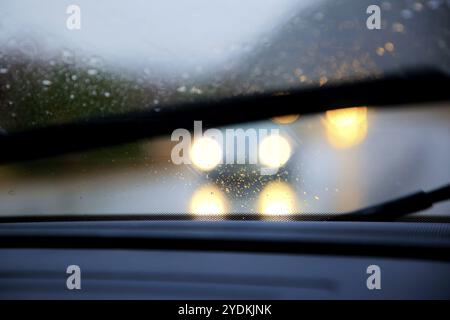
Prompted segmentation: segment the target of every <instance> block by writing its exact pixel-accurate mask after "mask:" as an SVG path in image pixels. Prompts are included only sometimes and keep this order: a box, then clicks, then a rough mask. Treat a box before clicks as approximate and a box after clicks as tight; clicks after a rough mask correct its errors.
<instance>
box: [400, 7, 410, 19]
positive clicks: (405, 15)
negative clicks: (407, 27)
mask: <svg viewBox="0 0 450 320" xmlns="http://www.w3.org/2000/svg"><path fill="white" fill-rule="evenodd" d="M400 14H401V15H402V17H403V18H404V19H411V18H412V17H413V12H412V11H411V10H409V9H403V10H402V11H401V13H400Z"/></svg>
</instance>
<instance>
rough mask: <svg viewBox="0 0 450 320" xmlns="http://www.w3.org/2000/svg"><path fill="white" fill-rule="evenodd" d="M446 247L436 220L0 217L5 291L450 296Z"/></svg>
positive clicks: (116, 295) (34, 294)
mask: <svg viewBox="0 0 450 320" xmlns="http://www.w3.org/2000/svg"><path fill="white" fill-rule="evenodd" d="M449 248H450V228H449V226H448V225H447V224H439V223H356V222H355V223H352V222H258V221H254V222H233V221H227V222H200V221H179V222H175V221H102V222H93V221H92V222H34V223H3V224H0V298H1V299H14V298H18V299H450V281H448V279H449V276H450V259H449V253H448V252H449ZM70 265H77V266H79V267H80V270H81V289H80V290H69V289H68V288H67V286H66V280H67V277H68V276H69V275H68V274H67V273H66V269H67V267H68V266H70ZM371 265H377V266H379V267H380V270H381V289H380V290H369V289H368V287H367V285H366V281H367V278H368V277H369V274H368V273H367V268H368V267H369V266H371Z"/></svg>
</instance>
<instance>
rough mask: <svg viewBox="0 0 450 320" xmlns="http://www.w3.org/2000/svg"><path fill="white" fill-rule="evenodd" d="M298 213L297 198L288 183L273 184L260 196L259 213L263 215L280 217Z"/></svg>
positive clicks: (277, 182) (275, 182)
mask: <svg viewBox="0 0 450 320" xmlns="http://www.w3.org/2000/svg"><path fill="white" fill-rule="evenodd" d="M298 211H299V206H298V200H297V196H296V194H295V192H294V190H293V189H292V187H291V186H290V185H289V184H288V183H286V182H281V181H274V182H271V183H269V184H268V185H267V186H266V187H265V188H264V189H263V190H262V191H261V193H260V194H259V199H258V212H259V213H260V214H262V215H267V216H279V215H287V214H294V213H298Z"/></svg>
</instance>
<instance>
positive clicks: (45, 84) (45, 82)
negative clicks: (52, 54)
mask: <svg viewBox="0 0 450 320" xmlns="http://www.w3.org/2000/svg"><path fill="white" fill-rule="evenodd" d="M42 84H43V85H44V86H50V85H51V84H52V82H51V81H50V80H42Z"/></svg>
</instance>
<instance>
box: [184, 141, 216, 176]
mask: <svg viewBox="0 0 450 320" xmlns="http://www.w3.org/2000/svg"><path fill="white" fill-rule="evenodd" d="M222 152H223V151H222V148H221V146H220V144H219V143H218V142H217V141H216V140H214V139H213V138H210V137H200V138H196V139H195V140H194V143H193V144H192V148H191V150H190V158H191V161H192V163H193V164H194V166H196V167H197V168H198V169H200V170H202V171H210V170H212V169H214V168H215V167H217V165H218V164H219V163H220V162H221V161H222Z"/></svg>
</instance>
